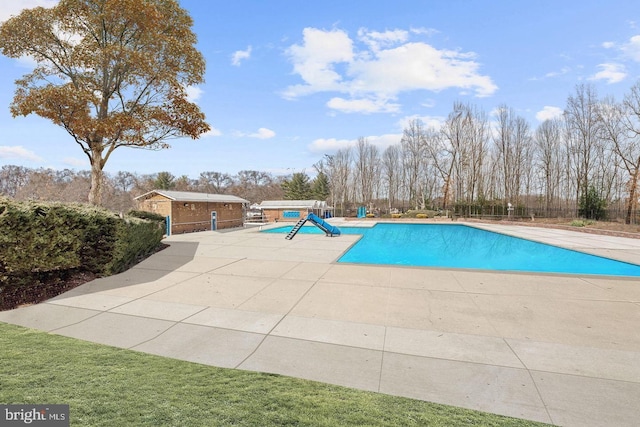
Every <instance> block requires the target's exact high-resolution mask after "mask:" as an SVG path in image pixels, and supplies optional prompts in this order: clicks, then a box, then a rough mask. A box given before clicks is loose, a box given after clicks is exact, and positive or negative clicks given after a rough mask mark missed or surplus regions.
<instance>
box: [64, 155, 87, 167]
mask: <svg viewBox="0 0 640 427" xmlns="http://www.w3.org/2000/svg"><path fill="white" fill-rule="evenodd" d="M62 163H63V164H65V165H67V166H71V167H72V168H84V167H88V166H89V161H88V160H86V159H78V158H77V157H65V158H64V159H62Z"/></svg>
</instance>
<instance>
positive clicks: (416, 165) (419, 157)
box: [400, 119, 426, 208]
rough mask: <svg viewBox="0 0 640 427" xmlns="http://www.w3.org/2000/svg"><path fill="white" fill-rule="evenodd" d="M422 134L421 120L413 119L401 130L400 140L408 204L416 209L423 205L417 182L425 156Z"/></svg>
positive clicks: (422, 125) (423, 130)
mask: <svg viewBox="0 0 640 427" xmlns="http://www.w3.org/2000/svg"><path fill="white" fill-rule="evenodd" d="M424 133H425V129H424V123H423V122H422V120H420V119H414V120H411V121H410V122H409V123H408V125H407V126H406V127H405V128H404V129H403V131H402V139H401V140H400V146H401V147H402V164H403V167H404V171H405V174H404V176H405V179H406V188H407V192H408V196H409V203H410V204H411V205H412V206H414V207H416V208H418V207H420V206H421V205H422V203H423V201H421V200H420V193H421V191H420V189H419V181H420V175H421V173H422V165H423V162H424V157H425V154H426V152H425V149H426V146H425V134H424Z"/></svg>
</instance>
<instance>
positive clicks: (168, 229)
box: [164, 216, 171, 236]
mask: <svg viewBox="0 0 640 427" xmlns="http://www.w3.org/2000/svg"><path fill="white" fill-rule="evenodd" d="M164 223H165V225H166V230H165V234H166V235H167V236H171V217H170V216H167V217H166V218H165V219H164Z"/></svg>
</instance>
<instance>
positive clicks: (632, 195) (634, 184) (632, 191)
mask: <svg viewBox="0 0 640 427" xmlns="http://www.w3.org/2000/svg"><path fill="white" fill-rule="evenodd" d="M639 171H640V168H636V170H635V172H634V174H633V177H632V178H631V186H630V187H631V188H629V202H628V204H627V215H626V217H625V219H624V223H625V224H631V214H632V213H633V207H634V206H635V204H636V193H637V191H638V172H639Z"/></svg>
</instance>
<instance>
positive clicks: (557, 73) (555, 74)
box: [544, 67, 571, 77]
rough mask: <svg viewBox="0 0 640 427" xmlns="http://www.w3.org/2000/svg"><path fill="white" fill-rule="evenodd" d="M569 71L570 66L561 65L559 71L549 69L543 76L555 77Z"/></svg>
mask: <svg viewBox="0 0 640 427" xmlns="http://www.w3.org/2000/svg"><path fill="white" fill-rule="evenodd" d="M569 71H571V68H569V67H562V68H561V69H560V71H551V72H549V73H547V74H545V75H544V76H545V77H557V76H562V75H564V74H567V73H568V72H569Z"/></svg>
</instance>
